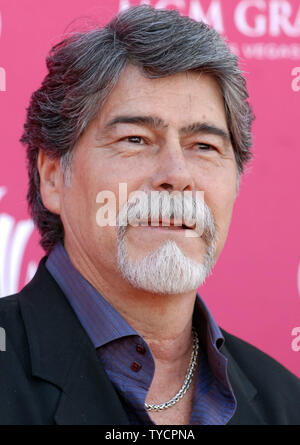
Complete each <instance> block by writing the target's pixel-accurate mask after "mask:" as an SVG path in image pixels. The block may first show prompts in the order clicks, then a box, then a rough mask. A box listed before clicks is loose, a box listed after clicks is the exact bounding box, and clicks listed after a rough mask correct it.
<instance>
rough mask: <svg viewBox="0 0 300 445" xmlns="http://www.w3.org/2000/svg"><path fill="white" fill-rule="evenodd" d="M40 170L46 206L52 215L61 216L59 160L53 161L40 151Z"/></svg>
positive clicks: (42, 194) (41, 189) (41, 186)
mask: <svg viewBox="0 0 300 445" xmlns="http://www.w3.org/2000/svg"><path fill="white" fill-rule="evenodd" d="M38 170H39V174H40V192H41V197H42V201H43V204H44V206H45V207H46V209H48V210H49V211H50V212H52V213H56V214H58V215H59V214H60V199H61V195H60V191H61V176H62V175H61V167H60V160H59V159H51V158H50V157H49V156H47V154H46V153H45V152H44V151H43V150H40V151H39V155H38Z"/></svg>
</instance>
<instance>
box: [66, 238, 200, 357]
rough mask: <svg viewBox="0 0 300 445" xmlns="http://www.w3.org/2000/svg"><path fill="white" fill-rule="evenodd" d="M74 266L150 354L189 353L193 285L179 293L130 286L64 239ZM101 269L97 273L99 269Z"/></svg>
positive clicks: (115, 272) (194, 294)
mask: <svg viewBox="0 0 300 445" xmlns="http://www.w3.org/2000/svg"><path fill="white" fill-rule="evenodd" d="M65 248H66V250H67V252H68V254H69V257H70V259H71V261H72V263H73V265H74V266H75V268H76V269H77V270H78V271H79V272H80V273H81V274H82V275H83V277H84V278H85V279H86V280H87V281H89V283H90V284H91V285H92V286H93V287H94V288H95V289H96V290H97V291H98V292H99V293H101V295H102V296H103V297H104V298H105V299H106V300H107V301H108V302H109V303H110V304H111V305H112V306H113V307H114V308H115V309H116V310H117V311H118V312H119V313H120V314H121V315H122V316H123V318H124V319H125V320H126V321H127V322H128V324H130V325H131V326H132V327H133V329H135V330H136V331H137V332H138V333H139V334H140V335H141V336H142V337H143V338H144V339H145V341H146V342H147V343H148V345H149V347H150V348H151V351H152V353H153V355H154V358H155V359H156V360H159V361H163V362H168V363H175V362H178V361H180V359H181V358H182V357H183V356H186V355H187V354H189V351H190V350H191V343H192V340H191V339H192V333H191V332H192V316H193V311H194V304H195V299H196V289H195V290H194V291H192V292H188V293H183V294H167V295H164V294H157V293H155V294H153V293H150V292H148V291H144V290H142V289H137V288H134V287H133V286H132V285H131V284H130V283H128V282H127V281H126V280H124V279H123V278H122V276H121V274H120V273H119V271H118V270H115V271H114V273H112V269H111V266H112V265H111V264H110V265H109V266H108V267H107V269H106V268H105V264H104V265H101V267H95V265H94V263H93V262H92V261H91V260H90V258H89V257H88V255H87V254H86V252H85V251H83V250H82V249H80V246H78V245H76V248H74V247H72V245H68V244H67V243H65ZM99 271H101V273H99Z"/></svg>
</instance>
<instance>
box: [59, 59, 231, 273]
mask: <svg viewBox="0 0 300 445" xmlns="http://www.w3.org/2000/svg"><path fill="white" fill-rule="evenodd" d="M236 180H237V178H236V165H235V158H234V152H233V148H232V146H231V143H230V137H229V131H228V128H227V123H226V117H225V109H224V103H223V98H222V95H221V92H220V89H219V87H218V85H217V83H216V81H215V80H214V79H213V78H211V77H209V76H207V75H204V74H198V73H192V72H186V73H179V74H176V75H173V76H169V77H166V78H159V79H149V78H146V77H144V76H143V74H142V73H141V71H140V70H139V69H138V68H136V67H133V66H128V67H127V68H126V69H125V70H124V71H123V73H122V75H121V77H120V79H119V82H118V83H117V85H116V87H115V88H114V90H113V92H112V93H111V94H110V96H109V98H108V100H107V101H106V103H105V104H104V106H103V107H102V109H101V112H100V113H99V116H98V117H97V118H96V119H94V120H93V121H92V122H91V123H90V125H89V126H88V127H87V129H86V131H85V132H84V134H83V135H82V137H81V139H80V140H79V142H78V143H77V145H76V147H75V152H74V157H73V161H72V174H71V186H70V187H68V186H64V187H62V189H61V196H60V209H61V210H60V212H61V219H62V221H63V225H64V228H65V245H66V247H68V245H71V244H73V245H74V243H75V244H77V245H78V246H80V250H81V251H84V252H85V253H86V255H87V257H88V258H89V259H90V261H91V262H92V263H93V264H94V265H95V266H96V267H97V269H98V270H101V271H102V272H103V274H104V275H107V276H109V274H112V275H113V274H116V271H117V264H116V263H117V260H116V258H117V251H118V248H117V247H118V235H117V232H118V231H117V227H111V226H106V227H99V225H98V224H97V222H96V214H97V210H98V209H99V206H100V205H99V204H98V203H97V202H96V197H97V195H98V193H99V192H100V191H103V190H109V191H112V192H113V193H114V194H115V196H116V204H117V209H119V183H126V184H127V193H128V195H129V194H130V193H131V192H133V191H136V190H142V191H145V192H147V193H150V192H151V191H162V190H167V191H168V192H172V191H178V192H184V191H197V190H198V191H203V192H204V199H205V203H206V204H207V206H208V207H209V209H210V211H211V213H212V216H213V218H214V221H215V226H216V229H217V235H218V239H217V244H216V251H215V260H216V259H217V257H218V256H219V254H220V252H221V250H222V248H223V246H224V243H225V240H226V237H227V232H228V228H229V225H230V220H231V215H232V210H233V205H234V201H235V197H236ZM124 240H125V241H126V249H127V255H128V258H129V259H130V261H131V262H132V263H137V262H138V261H141V260H143V258H145V257H146V256H147V255H150V254H151V253H153V252H155V251H156V250H157V249H159V248H160V247H161V246H162V245H163V244H164V243H166V241H174V242H175V243H176V245H177V246H178V248H179V249H180V250H181V252H182V253H183V255H184V256H186V257H187V258H189V259H191V260H193V261H194V262H197V263H201V262H203V259H204V256H205V253H206V251H207V245H206V243H205V241H204V239H203V237H198V238H194V237H193V238H187V237H186V236H185V231H184V230H174V229H172V228H169V229H168V228H162V227H145V226H138V227H132V226H130V225H129V226H127V228H126V230H125V234H124Z"/></svg>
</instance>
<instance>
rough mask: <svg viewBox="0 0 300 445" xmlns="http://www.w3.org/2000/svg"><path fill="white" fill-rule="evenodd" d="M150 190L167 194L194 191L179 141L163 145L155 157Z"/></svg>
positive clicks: (192, 180) (192, 181) (193, 184)
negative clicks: (164, 191) (155, 165)
mask: <svg viewBox="0 0 300 445" xmlns="http://www.w3.org/2000/svg"><path fill="white" fill-rule="evenodd" d="M151 186H152V189H154V190H158V191H162V190H167V191H168V192H172V191H180V192H184V191H186V190H194V188H195V183H194V179H193V177H192V174H191V171H190V169H189V168H188V165H187V160H186V158H185V155H184V152H183V150H182V147H181V145H180V143H179V141H177V140H174V141H172V143H168V144H165V146H164V147H162V148H161V151H160V153H159V155H158V156H157V168H156V170H155V174H154V175H153V177H152V184H151Z"/></svg>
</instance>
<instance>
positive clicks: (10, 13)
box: [0, 0, 300, 377]
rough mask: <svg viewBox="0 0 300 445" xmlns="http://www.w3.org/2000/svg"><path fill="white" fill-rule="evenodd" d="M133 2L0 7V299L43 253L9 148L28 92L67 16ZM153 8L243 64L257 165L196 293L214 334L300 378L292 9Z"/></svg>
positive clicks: (299, 78) (231, 5)
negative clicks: (199, 31)
mask: <svg viewBox="0 0 300 445" xmlns="http://www.w3.org/2000/svg"><path fill="white" fill-rule="evenodd" d="M138 3H139V2H137V1H129V0H126V1H125V0H123V1H122V0H121V1H119V0H106V1H104V0H85V1H82V0H43V1H39V0H22V1H20V0H0V15H1V16H0V149H1V163H0V296H4V295H7V294H11V293H14V292H16V291H17V290H18V289H19V288H21V287H23V285H24V283H25V282H27V281H28V279H29V278H30V277H31V276H32V274H33V273H34V271H35V268H36V264H37V263H38V261H39V259H40V258H41V256H42V255H43V252H42V250H41V248H40V247H39V245H38V239H39V237H38V235H37V233H36V232H35V230H34V228H33V225H32V222H31V220H30V219H29V217H28V214H27V209H26V207H27V206H26V188H27V176H26V171H25V153H24V149H23V148H22V146H21V145H20V143H19V142H18V140H19V137H20V135H21V132H22V126H23V123H24V119H25V108H26V107H27V106H28V103H29V98H30V95H31V93H32V92H33V91H34V90H35V89H36V88H38V87H39V85H40V83H41V80H42V78H43V77H44V75H45V72H46V71H45V57H46V54H47V52H48V51H49V49H50V47H51V46H52V45H53V44H54V43H56V42H57V41H59V40H60V36H61V34H62V33H63V32H64V31H65V29H66V27H67V25H69V24H70V23H71V22H72V21H73V20H74V19H76V18H77V17H92V19H93V20H96V21H98V22H99V23H101V24H104V23H105V22H106V21H107V20H108V19H109V18H110V17H111V16H112V15H113V14H114V13H115V12H117V11H118V10H119V9H120V8H124V7H126V6H127V5H129V4H131V5H133V4H138ZM148 3H150V2H148ZM151 4H152V5H153V6H156V7H160V8H161V7H165V8H168V7H173V8H175V7H177V8H178V9H179V10H180V11H181V12H182V13H184V14H187V15H190V16H191V17H193V18H195V19H197V20H199V19H201V18H204V19H205V20H206V21H208V22H209V23H210V24H211V25H212V26H214V27H215V28H216V29H217V30H218V31H219V32H221V33H223V34H224V35H225V36H226V37H227V38H228V40H229V42H230V43H231V45H232V48H233V49H234V51H236V52H238V53H239V55H240V56H241V64H242V65H241V66H242V67H243V69H244V71H245V72H246V77H247V79H248V86H249V92H250V97H251V103H252V105H253V108H254V112H255V114H256V122H255V125H254V153H255V159H254V161H253V162H252V164H251V167H250V168H249V169H248V172H247V173H246V175H245V176H244V178H243V179H242V185H241V189H240V194H239V197H238V199H237V202H236V206H235V211H234V216H233V221H232V226H231V230H230V234H229V238H228V241H227V245H226V247H225V249H224V251H223V253H222V255H221V257H220V259H219V261H218V263H217V265H216V267H215V271H214V274H213V275H212V276H211V277H210V278H209V280H208V281H207V283H206V284H205V286H204V287H203V288H202V289H200V294H201V295H202V297H203V298H204V299H205V301H206V303H207V304H208V306H209V308H210V309H211V311H212V312H213V314H214V316H215V318H216V319H217V321H218V322H219V324H220V325H221V326H222V327H223V328H224V329H227V330H228V331H229V332H231V333H233V334H235V335H238V336H240V337H241V338H243V339H245V340H247V341H249V342H251V343H252V344H254V345H256V346H258V347H259V348H261V349H262V350H263V351H265V352H267V353H269V354H270V355H271V356H273V357H274V358H276V359H277V360H279V361H280V362H281V363H282V364H284V365H285V366H286V367H287V368H288V369H290V370H291V371H292V372H294V373H295V374H297V375H298V376H299V377H300V298H299V297H300V272H299V270H300V269H299V264H300V263H299V260H300V245H299V215H300V200H299V165H300V150H299V126H300V111H299V105H300V2H299V1H297V0H289V1H286V0H281V1H278V0H276V1H275V0H270V1H269V0H240V1H238V0H235V1H233V0H232V1H230V0H226V2H225V0H223V1H221V0H219V1H218V0H210V1H209V0H206V1H205V0H202V1H201V0H185V1H184V0H177V1H175V0H173V1H162V0H159V1H152V2H151ZM225 4H226V6H225Z"/></svg>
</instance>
